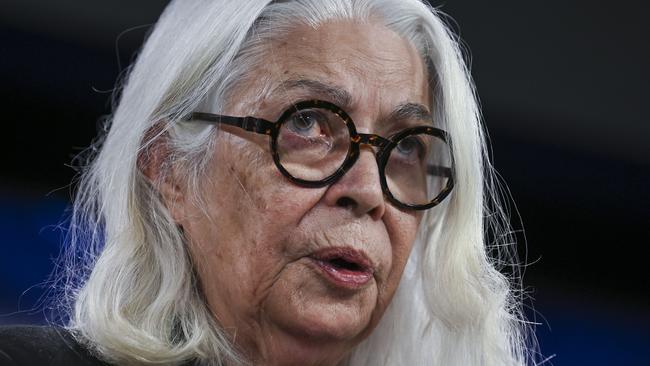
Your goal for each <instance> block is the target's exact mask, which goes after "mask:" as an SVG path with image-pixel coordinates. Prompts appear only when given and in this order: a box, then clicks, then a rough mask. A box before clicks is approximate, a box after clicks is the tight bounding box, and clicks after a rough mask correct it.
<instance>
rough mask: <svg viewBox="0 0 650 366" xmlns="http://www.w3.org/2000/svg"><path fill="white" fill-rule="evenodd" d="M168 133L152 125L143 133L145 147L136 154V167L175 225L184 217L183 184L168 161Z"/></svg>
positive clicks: (176, 171)
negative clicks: (158, 197)
mask: <svg viewBox="0 0 650 366" xmlns="http://www.w3.org/2000/svg"><path fill="white" fill-rule="evenodd" d="M168 139H169V137H168V135H167V134H166V133H165V132H160V129H159V128H156V127H152V128H151V129H150V130H149V131H148V132H147V133H146V134H145V139H144V141H145V146H146V147H145V148H143V149H142V150H141V151H140V153H139V154H138V169H139V170H140V172H142V174H143V175H144V176H145V177H146V178H147V180H148V181H149V184H151V187H152V188H153V189H154V190H155V191H157V192H158V194H159V196H160V198H161V199H162V201H163V204H164V205H165V207H167V210H168V211H169V214H170V215H171V217H172V219H173V220H174V222H175V223H176V224H177V225H180V224H181V220H182V219H183V217H185V202H186V201H185V189H184V187H185V185H184V184H183V180H182V179H180V176H181V175H180V174H178V169H177V167H175V166H174V164H170V163H169V156H170V149H169V145H168Z"/></svg>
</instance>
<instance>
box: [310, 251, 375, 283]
mask: <svg viewBox="0 0 650 366" xmlns="http://www.w3.org/2000/svg"><path fill="white" fill-rule="evenodd" d="M312 260H313V262H314V263H315V264H316V266H317V267H318V268H320V270H321V272H322V273H323V274H324V275H325V276H324V277H325V278H327V279H328V280H330V282H332V283H333V284H334V285H336V286H338V287H343V288H347V289H351V290H356V289H359V288H361V287H363V286H364V285H366V284H367V283H368V282H370V279H371V278H372V273H371V272H370V271H363V270H361V271H352V270H349V269H344V268H338V267H336V266H333V265H332V264H331V263H329V262H326V261H322V260H318V259H314V258H312Z"/></svg>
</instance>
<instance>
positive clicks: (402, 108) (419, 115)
mask: <svg viewBox="0 0 650 366" xmlns="http://www.w3.org/2000/svg"><path fill="white" fill-rule="evenodd" d="M292 89H303V90H307V91H308V92H310V93H312V94H314V95H318V96H324V97H327V99H329V101H330V102H332V103H334V104H336V105H337V106H339V107H341V108H343V109H344V110H345V109H346V108H347V107H349V106H350V105H351V104H352V95H350V93H349V92H348V91H346V90H345V89H343V88H340V87H337V86H333V85H329V84H326V83H324V82H322V81H318V80H313V79H289V80H285V81H283V82H281V83H280V84H279V85H278V86H277V87H275V88H274V89H273V92H272V93H278V92H286V91H290V90H292ZM383 120H385V121H386V122H392V121H405V120H420V121H423V122H429V123H431V121H432V115H431V112H429V108H427V107H426V106H424V105H422V104H419V103H410V102H406V103H402V104H400V105H398V106H397V107H396V108H395V109H393V111H392V112H391V113H390V115H389V116H388V117H387V118H385V119H383Z"/></svg>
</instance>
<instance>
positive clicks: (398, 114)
mask: <svg viewBox="0 0 650 366" xmlns="http://www.w3.org/2000/svg"><path fill="white" fill-rule="evenodd" d="M408 120H420V121H423V122H427V123H429V124H432V123H433V116H432V115H431V112H429V108H427V107H426V106H424V105H422V104H419V103H410V102H407V103H402V104H400V105H398V106H397V107H396V108H395V109H394V110H393V111H392V112H391V113H390V115H389V116H388V118H386V119H385V121H386V122H392V121H408Z"/></svg>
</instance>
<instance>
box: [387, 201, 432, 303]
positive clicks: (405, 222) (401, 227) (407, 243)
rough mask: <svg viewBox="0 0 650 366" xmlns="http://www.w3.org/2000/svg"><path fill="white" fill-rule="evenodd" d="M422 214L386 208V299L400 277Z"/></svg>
mask: <svg viewBox="0 0 650 366" xmlns="http://www.w3.org/2000/svg"><path fill="white" fill-rule="evenodd" d="M422 216H423V215H422V213H421V212H404V211H400V210H399V209H396V208H394V207H390V208H388V211H387V215H386V217H387V219H386V227H387V229H388V235H389V237H390V239H391V246H392V256H391V257H392V263H391V269H390V274H389V276H388V278H387V280H386V283H385V286H384V291H385V294H384V297H385V299H386V300H388V301H389V300H390V298H392V296H393V294H394V292H395V290H396V289H397V286H398V285H399V282H400V279H401V278H402V273H403V271H404V267H405V266H406V262H407V261H408V258H409V255H411V252H412V249H413V244H414V243H415V238H416V236H417V232H418V228H419V225H420V222H421V221H422Z"/></svg>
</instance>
